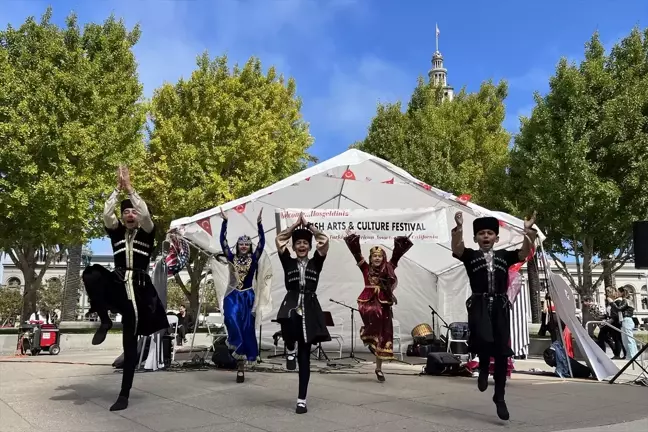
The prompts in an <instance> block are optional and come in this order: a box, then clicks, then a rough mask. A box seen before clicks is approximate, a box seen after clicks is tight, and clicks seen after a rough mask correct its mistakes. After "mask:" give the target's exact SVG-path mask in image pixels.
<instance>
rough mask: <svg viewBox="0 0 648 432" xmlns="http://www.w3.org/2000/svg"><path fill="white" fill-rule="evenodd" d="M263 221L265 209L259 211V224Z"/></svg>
mask: <svg viewBox="0 0 648 432" xmlns="http://www.w3.org/2000/svg"><path fill="white" fill-rule="evenodd" d="M262 220H263V207H261V210H259V216H257V223H261V221H262Z"/></svg>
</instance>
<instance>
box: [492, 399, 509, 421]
mask: <svg viewBox="0 0 648 432" xmlns="http://www.w3.org/2000/svg"><path fill="white" fill-rule="evenodd" d="M493 402H495V408H496V409H497V417H499V418H500V419H502V420H508V419H509V417H510V416H509V411H508V407H507V406H506V402H504V398H498V397H497V396H493Z"/></svg>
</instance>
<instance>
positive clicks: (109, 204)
mask: <svg viewBox="0 0 648 432" xmlns="http://www.w3.org/2000/svg"><path fill="white" fill-rule="evenodd" d="M118 193H119V191H118V190H117V189H115V190H114V191H113V193H112V194H110V196H109V197H108V200H107V201H106V203H105V204H104V213H103V220H104V225H105V226H106V228H108V229H115V228H117V225H119V221H118V220H117V216H115V206H116V205H117V194H118Z"/></svg>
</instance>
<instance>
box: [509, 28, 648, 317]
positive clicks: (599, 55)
mask: <svg viewBox="0 0 648 432" xmlns="http://www.w3.org/2000/svg"><path fill="white" fill-rule="evenodd" d="M549 84H550V90H549V93H548V94H547V95H545V96H540V95H539V94H536V95H535V101H536V106H535V108H534V109H533V112H532V114H531V116H530V117H529V118H522V119H521V128H520V133H519V135H518V136H516V137H515V146H514V149H513V151H512V156H511V157H512V162H511V169H510V173H509V174H510V176H509V180H510V182H511V183H510V184H511V185H514V186H515V195H513V196H511V197H510V200H511V201H512V202H511V205H512V206H514V207H518V208H520V210H526V211H530V210H531V209H536V210H537V211H538V213H539V215H540V218H541V221H540V222H541V224H542V226H543V228H544V229H545V232H546V234H547V240H546V242H545V247H546V248H547V250H548V252H549V253H550V254H551V256H552V257H553V260H554V261H555V262H556V264H557V265H558V267H559V268H560V269H561V270H562V273H563V274H564V275H565V277H566V278H567V280H568V281H569V283H570V284H571V286H572V288H574V289H575V290H576V291H577V292H578V294H580V296H581V298H582V300H583V301H584V302H591V301H593V294H594V290H595V288H596V286H597V285H598V284H599V283H600V282H601V279H602V278H603V277H604V275H601V277H600V278H599V279H598V280H596V281H594V280H593V277H592V269H593V267H594V266H596V265H602V263H601V261H602V260H607V263H606V264H605V265H606V267H608V266H609V269H608V270H607V271H606V272H604V274H608V275H609V274H613V273H614V271H616V270H617V269H618V268H620V267H621V266H622V265H623V264H624V263H625V262H626V261H627V260H628V259H629V258H630V257H631V256H630V253H629V251H630V238H631V230H632V221H634V220H643V219H645V218H646V216H648V194H647V192H648V190H647V181H648V30H644V31H643V34H642V32H641V31H640V30H639V29H638V28H635V29H633V30H632V32H631V33H630V35H629V36H627V37H626V38H625V39H623V40H622V41H621V42H620V43H618V44H617V45H615V46H614V48H613V49H612V51H611V52H610V53H609V54H606V53H605V50H604V48H603V46H602V44H601V42H600V41H599V37H598V34H597V33H595V34H594V35H593V36H592V38H591V40H590V41H589V42H588V43H587V44H586V48H585V59H584V60H583V61H582V62H581V63H580V65H576V64H570V63H568V62H567V60H566V59H562V60H561V61H560V62H559V64H558V66H557V68H556V72H555V75H554V76H553V77H552V78H551V79H550V82H549ZM565 255H570V256H572V257H573V258H574V259H575V261H576V267H577V276H576V277H572V276H571V275H570V273H569V271H568V270H567V265H566V262H565V261H564V260H563V259H561V256H565ZM583 312H584V314H586V312H587V308H585V309H584V311H583ZM587 319H588V317H586V316H584V317H583V322H586V321H587Z"/></svg>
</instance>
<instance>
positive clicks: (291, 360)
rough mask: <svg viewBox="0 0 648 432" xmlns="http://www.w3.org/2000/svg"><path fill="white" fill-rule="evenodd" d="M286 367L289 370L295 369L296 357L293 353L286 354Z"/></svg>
mask: <svg viewBox="0 0 648 432" xmlns="http://www.w3.org/2000/svg"><path fill="white" fill-rule="evenodd" d="M286 369H288V370H291V371H292V370H295V369H297V359H296V358H295V354H288V355H287V356H286Z"/></svg>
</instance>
